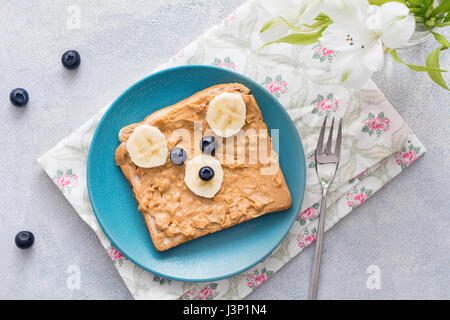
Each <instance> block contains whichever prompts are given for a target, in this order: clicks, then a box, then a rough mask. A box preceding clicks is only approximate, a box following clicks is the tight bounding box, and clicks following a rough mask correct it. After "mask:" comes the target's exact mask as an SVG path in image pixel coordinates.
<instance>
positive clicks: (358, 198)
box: [353, 193, 368, 206]
mask: <svg viewBox="0 0 450 320" xmlns="http://www.w3.org/2000/svg"><path fill="white" fill-rule="evenodd" d="M367 198H368V197H367V195H366V194H365V193H360V194H358V195H356V196H354V197H353V204H354V205H355V206H360V205H361V204H363V202H364V201H366V200H367Z"/></svg>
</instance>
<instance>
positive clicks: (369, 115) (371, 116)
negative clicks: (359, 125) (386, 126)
mask: <svg viewBox="0 0 450 320" xmlns="http://www.w3.org/2000/svg"><path fill="white" fill-rule="evenodd" d="M373 118H375V115H374V114H373V113H371V112H369V114H368V115H367V119H373Z"/></svg>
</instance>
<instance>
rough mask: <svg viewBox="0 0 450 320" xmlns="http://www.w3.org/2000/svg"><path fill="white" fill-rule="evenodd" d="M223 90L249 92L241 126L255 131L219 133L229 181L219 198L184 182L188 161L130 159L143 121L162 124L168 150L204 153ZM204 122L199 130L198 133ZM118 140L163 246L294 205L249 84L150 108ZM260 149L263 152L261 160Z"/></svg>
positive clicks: (119, 157)
mask: <svg viewBox="0 0 450 320" xmlns="http://www.w3.org/2000/svg"><path fill="white" fill-rule="evenodd" d="M224 92H230V93H237V94H240V95H241V97H242V98H243V100H244V102H245V105H246V117H245V124H244V126H243V128H242V132H250V133H249V134H245V135H240V136H239V137H235V139H232V140H231V141H232V142H231V144H230V142H229V141H230V139H229V138H228V139H226V141H225V139H224V138H220V137H217V136H216V139H217V140H218V142H219V147H218V150H217V151H216V154H215V155H214V156H215V157H216V158H217V159H219V160H220V162H221V164H222V168H223V182H222V186H221V188H220V190H219V191H218V192H217V193H216V194H215V196H214V197H213V198H204V197H201V196H198V195H196V194H194V193H193V192H192V191H191V190H190V189H189V188H188V187H187V186H186V184H185V182H184V176H185V165H174V164H173V163H172V162H171V160H170V156H169V157H168V159H167V161H166V162H165V164H163V165H161V166H159V167H153V168H141V167H138V166H136V165H135V164H134V163H133V162H132V161H131V158H130V156H129V154H128V152H127V147H126V144H127V140H128V138H129V137H130V135H131V134H132V132H133V131H134V129H135V128H136V127H138V126H140V125H143V124H148V125H151V126H154V127H157V128H158V129H159V130H160V131H161V132H162V133H163V135H164V136H165V137H166V139H167V145H168V150H169V152H170V150H171V149H172V148H173V147H175V146H177V147H179V146H181V147H182V148H183V149H184V150H185V151H186V153H187V155H188V159H192V158H193V157H194V156H195V155H197V154H201V150H200V146H199V142H200V140H199V139H201V138H202V136H204V135H206V134H208V133H209V132H211V128H210V127H209V125H208V123H207V121H206V120H205V116H206V112H207V109H208V104H209V102H210V101H211V100H212V99H213V98H214V97H215V96H217V95H219V94H221V93H224ZM199 125H200V127H201V129H200V134H196V132H198V131H199ZM178 129H184V130H187V132H188V133H191V135H190V136H189V137H188V138H186V136H179V135H174V132H175V131H176V130H178ZM195 130H197V131H196V132H194V131H195ZM119 140H120V142H121V144H120V145H119V147H118V148H117V149H116V152H115V160H116V164H117V165H118V166H120V168H121V169H122V172H123V174H124V175H125V177H126V178H127V179H128V181H129V183H130V185H131V186H132V188H133V194H134V196H135V198H136V200H137V202H138V205H139V206H138V209H139V211H140V212H141V213H142V216H143V218H144V220H145V223H146V225H147V228H148V230H149V232H150V235H151V239H152V241H153V244H154V246H155V248H156V249H157V250H159V251H164V250H167V249H169V248H172V247H174V246H176V245H179V244H181V243H184V242H186V241H189V240H192V239H195V238H199V237H201V236H203V235H206V234H209V233H212V232H216V231H219V230H222V229H225V228H228V227H231V226H234V225H236V224H239V223H241V222H244V221H247V220H250V219H253V218H256V217H259V216H261V215H263V214H266V213H270V212H276V211H282V210H285V209H288V208H290V207H291V205H292V199H291V195H290V192H289V189H288V187H287V184H286V182H285V179H284V176H283V173H282V171H281V169H280V166H279V163H278V156H277V154H276V153H275V152H274V150H273V147H272V140H271V138H270V136H269V133H268V129H267V125H266V124H265V123H264V120H263V117H262V114H261V110H260V109H259V107H258V104H257V103H256V100H255V98H254V97H253V95H252V94H251V93H250V90H249V89H248V88H247V87H245V86H243V85H241V84H238V83H229V84H220V85H216V86H213V87H210V88H207V89H205V90H202V91H200V92H197V93H195V94H194V95H192V96H191V97H189V98H187V99H184V100H182V101H180V102H178V103H176V104H174V105H172V106H169V107H166V108H163V109H161V110H158V111H156V112H154V113H152V114H150V115H149V116H147V117H146V118H145V119H144V120H143V121H142V122H140V123H134V124H130V125H128V126H126V127H124V128H122V129H121V130H120V132H119ZM262 142H264V143H265V147H264V150H263V149H262ZM219 150H220V152H219ZM261 151H263V152H262V153H261ZM258 152H259V153H258ZM255 153H258V157H256V158H257V159H256V160H255V157H254V156H253V155H254V154H255ZM264 153H265V156H264ZM244 155H245V158H244V161H242V159H243V156H244ZM262 155H263V156H262ZM250 159H253V160H250Z"/></svg>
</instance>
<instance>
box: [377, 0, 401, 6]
mask: <svg viewBox="0 0 450 320" xmlns="http://www.w3.org/2000/svg"><path fill="white" fill-rule="evenodd" d="M387 2H400V3H403V4H404V5H406V1H405V0H369V3H370V4H371V5H374V6H381V5H382V4H385V3H387Z"/></svg>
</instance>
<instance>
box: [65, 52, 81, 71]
mask: <svg viewBox="0 0 450 320" xmlns="http://www.w3.org/2000/svg"><path fill="white" fill-rule="evenodd" d="M61 62H62V64H63V66H64V67H66V68H67V69H70V70H72V69H76V68H78V66H79V65H80V63H81V57H80V54H79V53H78V52H77V51H75V50H68V51H66V52H64V54H63V55H62V57H61Z"/></svg>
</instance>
